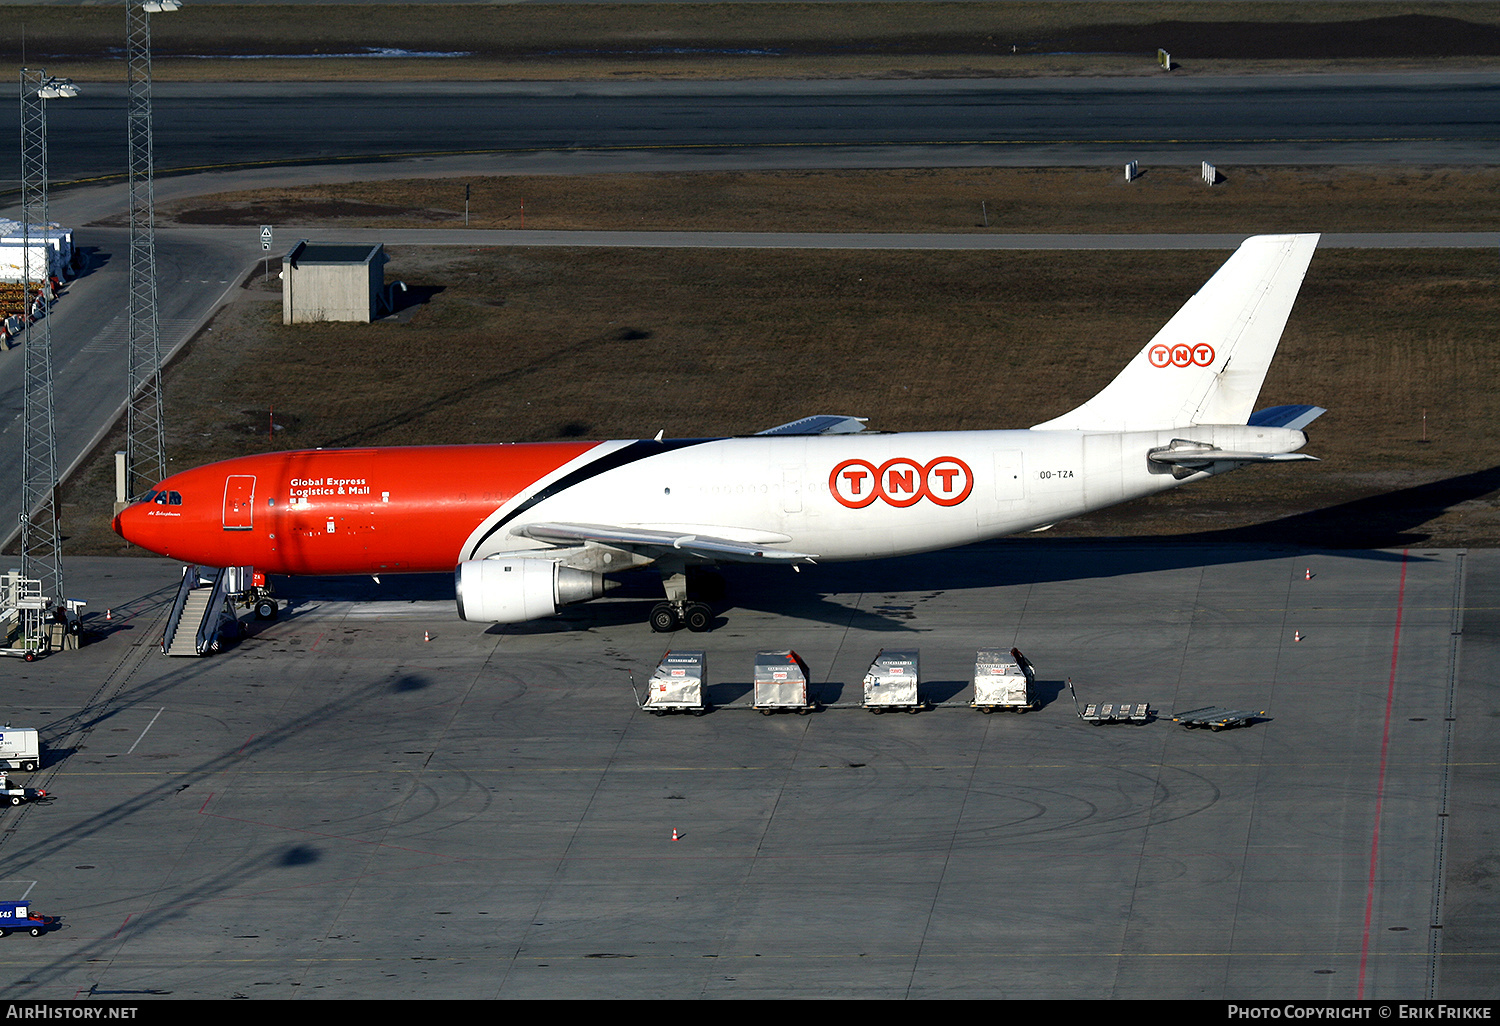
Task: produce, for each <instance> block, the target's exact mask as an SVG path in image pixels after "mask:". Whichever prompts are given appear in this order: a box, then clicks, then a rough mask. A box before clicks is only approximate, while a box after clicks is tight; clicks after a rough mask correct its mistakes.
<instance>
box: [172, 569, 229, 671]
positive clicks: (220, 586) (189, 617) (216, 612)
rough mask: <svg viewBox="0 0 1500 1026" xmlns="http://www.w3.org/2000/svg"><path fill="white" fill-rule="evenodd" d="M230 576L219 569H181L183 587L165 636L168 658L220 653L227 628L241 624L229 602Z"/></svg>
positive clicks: (179, 589) (173, 606) (181, 586)
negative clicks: (230, 625)
mask: <svg viewBox="0 0 1500 1026" xmlns="http://www.w3.org/2000/svg"><path fill="white" fill-rule="evenodd" d="M231 576H232V575H231V574H229V573H227V572H226V571H224V570H222V569H220V568H219V567H212V566H185V567H183V568H182V584H181V585H180V586H179V587H178V589H177V598H176V600H175V601H174V602H173V603H172V615H171V616H170V617H169V618H168V620H167V630H166V633H165V634H164V635H163V636H162V643H161V650H162V651H163V652H165V653H166V654H167V655H169V656H201V655H208V654H209V653H210V652H217V651H218V650H219V647H220V643H221V640H222V637H223V634H224V628H225V627H226V626H227V625H229V624H238V622H239V619H238V617H236V616H235V615H234V607H233V605H232V604H231V602H230V592H229V585H230V578H231Z"/></svg>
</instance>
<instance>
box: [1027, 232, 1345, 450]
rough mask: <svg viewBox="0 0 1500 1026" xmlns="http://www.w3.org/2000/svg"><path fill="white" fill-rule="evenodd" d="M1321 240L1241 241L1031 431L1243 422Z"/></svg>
mask: <svg viewBox="0 0 1500 1026" xmlns="http://www.w3.org/2000/svg"><path fill="white" fill-rule="evenodd" d="M1318 238H1319V236H1317V235H1258V236H1255V237H1254V238H1250V239H1246V240H1245V241H1244V242H1243V243H1242V244H1241V245H1240V248H1239V249H1238V250H1236V251H1235V253H1234V255H1233V256H1231V257H1230V258H1229V260H1228V261H1227V262H1225V264H1224V266H1223V267H1221V268H1219V270H1218V271H1217V272H1216V273H1215V274H1214V276H1213V277H1212V278H1210V279H1209V280H1208V283H1207V284H1205V285H1204V286H1203V288H1201V289H1199V290H1198V293H1197V295H1195V296H1193V298H1192V299H1189V300H1188V301H1187V302H1186V303H1185V304H1184V305H1183V307H1182V309H1181V310H1178V311H1177V314H1176V315H1175V316H1174V317H1173V318H1172V319H1171V320H1170V321H1168V322H1167V324H1166V326H1165V327H1163V328H1162V329H1161V331H1159V332H1157V333H1156V337H1155V338H1153V339H1152V340H1151V341H1150V342H1148V343H1147V344H1146V347H1145V348H1144V349H1142V350H1141V351H1140V352H1139V353H1137V354H1136V357H1135V359H1133V360H1132V361H1130V363H1129V364H1127V365H1126V367H1125V369H1124V370H1123V371H1121V372H1120V374H1119V376H1118V377H1116V378H1115V379H1114V380H1113V381H1111V382H1110V383H1109V384H1108V385H1106V386H1105V388H1104V390H1103V391H1101V392H1100V393H1099V394H1098V395H1096V396H1094V398H1092V399H1090V400H1089V401H1088V402H1086V403H1084V404H1083V405H1082V406H1080V407H1078V408H1077V409H1075V410H1073V411H1071V412H1069V413H1065V414H1063V415H1062V416H1060V417H1055V418H1053V419H1052V420H1049V421H1046V422H1044V423H1041V424H1037V425H1034V427H1033V430H1038V431H1151V430H1158V429H1162V428H1173V427H1182V426H1186V425H1192V424H1244V423H1247V422H1248V420H1249V417H1250V414H1251V412H1252V411H1253V410H1254V408H1255V399H1256V396H1257V395H1259V394H1260V386H1261V383H1262V382H1263V381H1265V378H1266V371H1267V370H1268V369H1269V368H1270V366H1271V358H1272V357H1274V356H1275V355H1276V346H1277V344H1278V343H1280V341H1281V332H1282V330H1283V329H1284V328H1285V327H1286V322H1287V318H1288V317H1289V316H1291V312H1292V303H1293V302H1294V301H1295V300H1296V298H1297V292H1298V290H1299V289H1300V288H1301V287H1302V279H1303V276H1304V275H1306V273H1307V265H1308V264H1309V263H1310V262H1311V260H1312V255H1313V250H1315V249H1316V248H1317V245H1318Z"/></svg>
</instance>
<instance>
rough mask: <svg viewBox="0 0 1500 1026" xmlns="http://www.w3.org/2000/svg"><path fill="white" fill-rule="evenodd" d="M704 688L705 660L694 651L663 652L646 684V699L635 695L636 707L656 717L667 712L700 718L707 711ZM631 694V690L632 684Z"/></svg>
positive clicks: (706, 669) (704, 657) (706, 660)
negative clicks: (682, 713)
mask: <svg viewBox="0 0 1500 1026" xmlns="http://www.w3.org/2000/svg"><path fill="white" fill-rule="evenodd" d="M707 687H708V656H707V654H706V653H704V652H698V651H691V652H689V651H678V652H671V651H669V652H667V653H665V654H664V655H663V656H662V657H661V662H659V663H657V664H656V672H654V673H653V674H652V675H651V680H650V681H649V682H648V683H647V684H646V697H645V698H644V699H642V698H641V697H640V695H636V705H638V706H640V707H641V708H642V709H645V710H647V711H648V712H650V713H652V714H654V715H656V716H665V715H666V714H667V713H669V712H690V713H693V714H694V715H695V716H702V715H703V714H704V713H706V712H707V711H708V703H707V702H706V701H705V699H704V691H705V690H706V689H707ZM631 690H632V691H634V690H635V683H634V681H632V682H631Z"/></svg>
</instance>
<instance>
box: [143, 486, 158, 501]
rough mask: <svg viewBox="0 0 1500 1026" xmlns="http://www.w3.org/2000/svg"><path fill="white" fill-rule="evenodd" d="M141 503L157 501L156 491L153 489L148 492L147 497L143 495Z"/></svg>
mask: <svg viewBox="0 0 1500 1026" xmlns="http://www.w3.org/2000/svg"><path fill="white" fill-rule="evenodd" d="M141 501H142V502H155V501H156V489H154V488H153V489H151V491H149V492H147V493H146V494H145V495H142V496H141Z"/></svg>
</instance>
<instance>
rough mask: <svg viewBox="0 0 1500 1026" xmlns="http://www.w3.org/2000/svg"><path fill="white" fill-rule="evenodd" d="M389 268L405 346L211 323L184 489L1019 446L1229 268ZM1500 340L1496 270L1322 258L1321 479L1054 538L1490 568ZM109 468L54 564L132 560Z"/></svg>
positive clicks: (1073, 527)
mask: <svg viewBox="0 0 1500 1026" xmlns="http://www.w3.org/2000/svg"><path fill="white" fill-rule="evenodd" d="M394 255H395V260H394V262H393V263H392V265H391V266H390V267H389V268H388V273H389V274H391V275H392V276H397V277H400V278H402V279H404V280H405V281H407V282H408V283H409V284H411V285H414V286H424V287H426V288H428V289H431V290H434V294H433V295H432V297H431V299H430V300H429V301H428V302H427V303H426V304H425V305H424V306H422V307H420V308H419V309H417V310H416V311H415V313H414V315H413V316H411V317H410V318H409V319H408V320H407V321H405V322H404V323H379V324H374V325H353V324H321V325H306V326H297V327H286V326H283V325H282V324H281V323H280V305H279V303H268V302H257V301H255V300H254V299H253V298H247V299H246V300H245V301H243V302H238V303H234V304H231V305H230V306H229V307H227V308H226V309H225V310H224V311H223V312H222V313H221V314H220V315H219V316H218V318H217V319H216V320H215V322H214V324H213V327H212V330H211V331H207V332H204V333H202V334H200V336H199V337H198V338H197V339H196V340H195V341H194V342H193V343H192V345H191V346H190V348H189V349H188V351H187V352H186V354H185V355H184V356H183V357H182V358H180V359H179V360H178V361H176V362H175V363H174V364H173V365H172V366H171V367H170V368H169V370H168V373H167V377H166V397H167V404H168V410H169V429H168V431H169V433H168V453H169V456H170V458H171V460H172V461H173V465H174V466H181V467H187V466H192V465H196V464H199V463H202V462H206V461H209V460H214V459H220V458H225V457H228V456H234V455H241V454H245V453H249V452H260V451H267V450H271V449H286V448H298V447H309V446H347V445H380V444H412V443H439V442H462V441H525V440H540V439H549V438H570V437H590V438H604V437H647V436H650V435H653V434H655V433H656V432H657V431H658V430H662V431H665V432H666V434H667V435H668V436H669V437H671V436H701V435H703V434H735V433H748V432H753V431H756V430H759V429H761V428H764V427H767V426H769V425H772V424H776V423H781V422H783V421H786V420H791V419H794V418H795V417H797V416H801V415H804V414H809V413H824V412H826V413H844V414H853V415H858V416H866V417H869V418H870V422H871V427H872V428H877V429H883V430H914V429H921V430H928V429H950V428H952V429H963V428H985V427H1025V426H1028V425H1030V424H1034V423H1037V422H1039V421H1041V420H1044V419H1046V418H1048V417H1051V416H1053V415H1055V414H1057V413H1060V412H1062V411H1064V410H1066V409H1068V408H1070V407H1071V406H1073V405H1075V404H1076V403H1078V402H1080V401H1082V400H1083V399H1085V398H1087V397H1088V396H1089V395H1091V394H1093V392H1095V391H1096V390H1097V389H1098V388H1100V387H1101V386H1102V385H1103V384H1105V383H1106V382H1107V381H1108V380H1109V379H1110V378H1111V377H1112V376H1113V375H1114V373H1115V372H1116V371H1118V370H1119V368H1120V367H1122V366H1123V365H1124V364H1125V362H1126V361H1127V360H1128V359H1129V358H1130V357H1131V356H1132V355H1133V354H1134V353H1135V351H1136V350H1137V349H1139V347H1140V346H1141V345H1142V344H1143V343H1144V342H1145V340H1147V339H1148V338H1150V336H1151V335H1152V334H1154V332H1155V331H1156V329H1157V328H1158V327H1159V326H1160V325H1161V324H1162V323H1164V321H1165V320H1166V318H1167V317H1168V316H1170V314H1171V313H1172V312H1173V311H1174V310H1175V309H1176V307H1177V306H1178V305H1179V304H1180V303H1181V302H1182V301H1183V300H1185V299H1186V297H1187V296H1189V295H1190V294H1192V293H1193V292H1194V291H1196V290H1197V288H1198V287H1199V286H1200V285H1201V284H1202V282H1203V281H1204V280H1205V279H1206V278H1207V277H1208V276H1209V275H1210V274H1211V273H1212V272H1213V270H1214V269H1215V268H1216V267H1217V266H1218V265H1219V263H1221V262H1222V261H1223V259H1224V254H1222V253H1206V252H1149V253H1133V254H1130V255H1129V256H1128V257H1127V258H1122V257H1121V256H1120V255H1118V254H1099V253H1055V254H1054V253H1034V252H1031V253H1028V252H1015V253H1009V252H995V253H974V252H969V253H933V252H921V253H918V252H878V251H877V252H869V251H859V252H851V251H738V250H737V251H718V252H712V251H709V252H705V251H678V250H657V249H653V250H594V249H589V250H566V249H563V250H553V249H530V248H524V249H501V250H492V251H477V252H475V251H465V250H461V249H451V248H442V249H425V250H415V249H413V250H397V251H396V252H395V254H394ZM246 295H247V297H248V296H250V295H252V293H247V294H246ZM271 298H274V294H272V295H271ZM1460 312H1461V313H1460ZM1497 322H1500V267H1497V261H1496V256H1495V253H1494V252H1493V251H1492V250H1488V251H1352V250H1343V251H1341V250H1327V251H1323V252H1320V253H1319V254H1318V255H1317V256H1316V257H1315V258H1314V260H1313V264H1312V268H1311V270H1310V272H1309V274H1308V277H1307V281H1306V284H1305V286H1304V288H1303V291H1302V295H1301V298H1300V299H1299V301H1298V305H1297V308H1296V310H1295V311H1294V313H1293V316H1292V320H1291V324H1290V325H1289V327H1288V330H1287V333H1286V336H1285V338H1284V340H1283V343H1282V347H1281V354H1280V356H1279V357H1278V359H1277V361H1276V363H1275V364H1274V365H1273V367H1272V370H1271V374H1270V377H1269V378H1268V380H1267V382H1266V386H1265V389H1264V390H1263V392H1262V394H1261V405H1273V404H1276V403H1284V402H1314V403H1319V404H1321V405H1326V406H1327V407H1329V409H1330V411H1331V412H1330V413H1329V414H1328V415H1327V416H1325V417H1323V418H1322V419H1321V420H1320V421H1318V422H1317V423H1316V424H1315V425H1314V426H1313V428H1312V430H1311V432H1310V434H1311V439H1312V441H1311V444H1310V445H1309V451H1310V452H1312V453H1314V454H1315V455H1318V456H1321V457H1323V460H1324V461H1323V462H1321V463H1316V464H1308V465H1303V466H1294V467H1283V468H1255V469H1250V470H1244V471H1239V472H1237V473H1234V474H1231V475H1228V476H1227V477H1224V478H1221V479H1218V480H1216V481H1212V482H1208V483H1206V484H1203V485H1199V486H1197V487H1194V488H1188V489H1183V490H1181V491H1178V492H1176V493H1172V494H1169V495H1167V496H1164V497H1161V498H1159V499H1154V500H1150V501H1147V502H1141V503H1135V504H1131V505H1129V506H1126V507H1121V508H1120V509H1118V510H1114V511H1105V512H1103V513H1100V514H1095V515H1092V516H1090V517H1085V518H1081V519H1079V520H1077V521H1072V522H1070V523H1067V524H1063V525H1060V526H1059V527H1057V528H1056V529H1054V532H1053V534H1054V536H1055V535H1058V534H1062V535H1078V536H1089V535H1101V534H1103V535H1110V534H1157V535H1164V534H1174V535H1175V534H1184V533H1189V534H1191V533H1193V532H1195V531H1207V530H1215V531H1224V530H1240V531H1241V532H1242V533H1244V532H1248V534H1247V536H1255V532H1256V530H1257V528H1256V527H1255V526H1254V525H1262V524H1267V523H1269V522H1275V521H1277V520H1278V518H1284V517H1298V515H1302V516H1300V517H1299V518H1298V519H1296V520H1295V521H1293V522H1291V524H1290V526H1289V525H1287V524H1282V525H1278V526H1276V527H1275V528H1270V529H1264V530H1266V531H1267V532H1268V533H1267V537H1272V538H1277V539H1280V540H1283V541H1287V542H1291V543H1305V544H1325V545H1354V546H1366V545H1371V544H1379V545H1391V544H1396V545H1400V544H1426V545H1466V544H1467V545H1482V544H1496V543H1497V542H1500V512H1497V509H1500V504H1497V502H1496V501H1495V499H1494V497H1493V495H1492V494H1491V493H1493V491H1494V489H1495V488H1496V486H1497V485H1500V476H1497V475H1500V467H1497V464H1500V460H1497V459H1496V456H1495V454H1496V452H1497V451H1500V448H1497V442H1500V439H1497V437H1496V436H1497V434H1500V392H1497V390H1495V389H1494V388H1493V387H1492V383H1493V382H1494V381H1495V380H1496V377H1497V373H1500V346H1497V344H1496V339H1495V336H1494V332H1493V325H1494V324H1496V323H1497ZM273 422H274V424H275V425H276V430H275V431H274V436H273V435H272V432H271V430H270V428H271V425H272V423H273ZM117 446H118V439H113V438H112V439H106V441H105V442H104V444H103V445H102V446H101V447H100V450H99V453H100V458H98V459H97V460H95V462H94V463H93V464H92V465H91V466H90V467H89V468H87V469H86V470H85V471H84V472H83V473H81V474H80V475H79V476H78V477H77V478H76V479H75V480H74V481H73V482H71V483H70V484H69V485H68V486H67V487H66V488H65V490H64V493H63V496H62V511H63V518H64V530H65V534H66V535H67V542H66V543H65V548H66V550H67V551H68V552H70V553H99V554H109V553H118V552H122V551H124V546H123V545H122V543H120V541H119V539H117V538H115V537H114V536H113V535H111V534H110V533H109V531H108V513H107V511H108V509H109V503H110V500H111V498H112V494H111V489H112V487H113V484H112V482H113V477H112V465H111V462H110V459H109V458H108V454H109V453H111V452H113V451H114V449H115V448H116V447H117ZM1405 489H1413V490H1411V491H1403V490H1405ZM1348 503H1356V505H1355V506H1353V507H1350V508H1348V509H1340V508H1339V507H1340V506H1342V505H1343V504H1348ZM1316 511H1327V512H1322V513H1319V512H1316Z"/></svg>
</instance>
